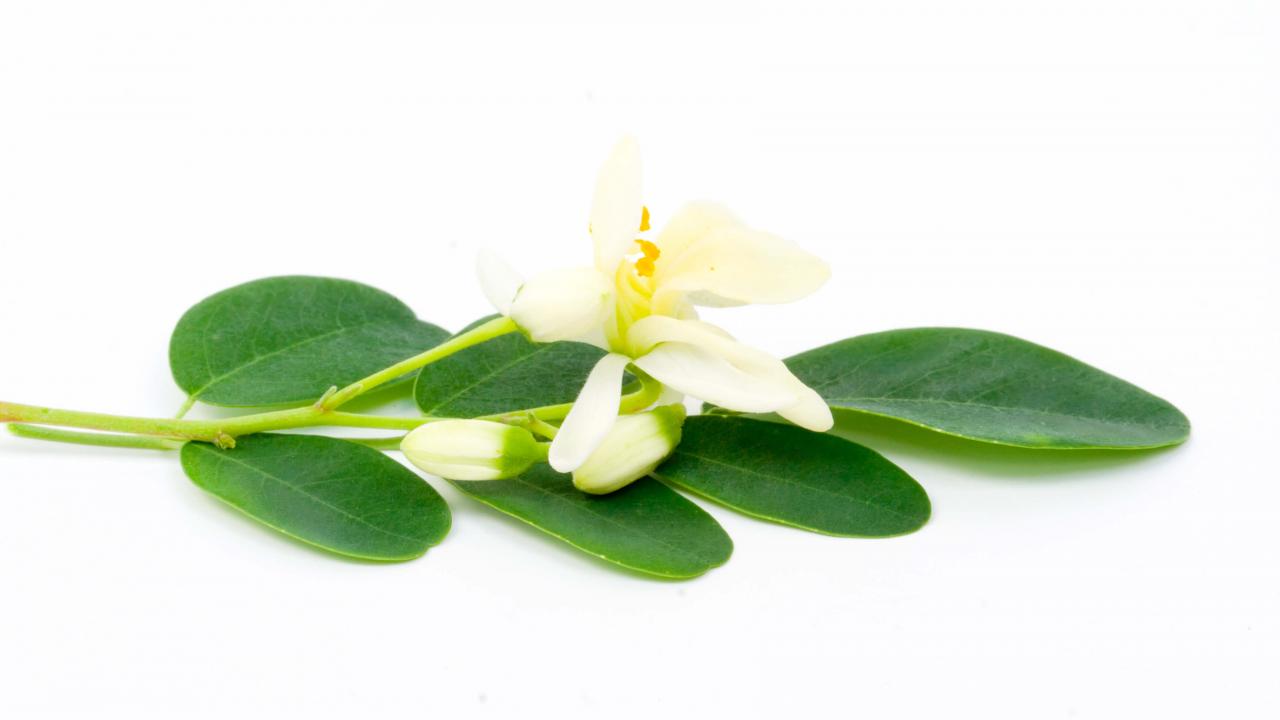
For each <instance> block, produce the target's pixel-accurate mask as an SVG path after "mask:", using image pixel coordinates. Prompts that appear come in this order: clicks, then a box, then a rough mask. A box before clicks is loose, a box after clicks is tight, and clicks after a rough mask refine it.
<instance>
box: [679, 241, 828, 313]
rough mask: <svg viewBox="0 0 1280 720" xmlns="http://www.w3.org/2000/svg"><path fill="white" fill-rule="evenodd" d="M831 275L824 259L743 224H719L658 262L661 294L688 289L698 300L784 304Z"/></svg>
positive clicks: (818, 285)
mask: <svg viewBox="0 0 1280 720" xmlns="http://www.w3.org/2000/svg"><path fill="white" fill-rule="evenodd" d="M830 276H831V270H830V269H829V268H828V267H827V264H826V263H825V262H823V261H822V260H821V259H819V258H818V257H817V256H815V255H812V254H810V253H808V252H805V251H804V250H801V249H800V248H799V247H797V246H795V245H793V244H792V243H790V242H787V241H786V240H783V239H782V238H779V237H777V236H775V235H770V234H768V233H763V232H758V231H755V230H749V229H746V228H743V227H720V228H718V229H715V230H712V231H711V232H710V233H708V234H707V235H706V236H705V237H703V238H702V239H700V240H698V241H696V242H694V243H693V244H691V245H690V246H689V247H687V248H685V249H684V251H683V252H681V253H680V254H679V255H677V256H676V257H673V258H671V260H670V262H663V261H662V260H660V261H659V263H658V268H657V274H656V275H655V282H656V284H657V285H658V287H659V288H660V292H661V293H664V294H672V293H687V294H688V295H689V299H690V300H692V301H693V302H695V303H700V304H714V305H723V304H726V303H727V304H735V303H786V302H793V301H795V300H799V299H800V298H802V297H804V296H806V295H809V294H810V293H812V292H813V291H815V290H817V289H818V288H819V287H821V286H822V284H823V283H825V282H826V281H827V279H828V278H829V277H830Z"/></svg>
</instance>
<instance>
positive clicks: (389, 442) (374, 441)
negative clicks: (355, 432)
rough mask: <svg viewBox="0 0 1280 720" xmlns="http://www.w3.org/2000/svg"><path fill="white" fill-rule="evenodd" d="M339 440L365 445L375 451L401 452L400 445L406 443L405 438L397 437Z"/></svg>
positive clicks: (345, 438)
mask: <svg viewBox="0 0 1280 720" xmlns="http://www.w3.org/2000/svg"><path fill="white" fill-rule="evenodd" d="M338 439H339V440H346V441H347V442H353V443H356V444H357V445H365V446H367V447H371V448H373V449H374V450H399V449H400V443H401V442H403V441H404V436H403V435H396V436H395V437H378V438H352V437H344V438H338Z"/></svg>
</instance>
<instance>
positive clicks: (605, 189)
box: [590, 137, 644, 275]
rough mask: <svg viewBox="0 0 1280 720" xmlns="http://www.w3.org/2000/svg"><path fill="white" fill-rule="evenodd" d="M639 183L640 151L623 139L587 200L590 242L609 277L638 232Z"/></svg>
mask: <svg viewBox="0 0 1280 720" xmlns="http://www.w3.org/2000/svg"><path fill="white" fill-rule="evenodd" d="M640 181H641V172H640V149H639V147H638V145H637V144H636V141H635V139H633V138H630V137H626V138H623V139H622V140H621V141H619V142H618V144H617V145H616V146H615V147H614V149H613V153H612V154H611V155H610V156H609V159H608V160H606V161H605V163H604V165H603V166H602V167H601V168H600V174H599V175H598V176H597V179H596V189H595V196H594V197H593V198H592V201H591V224H590V228H591V239H592V240H593V241H594V242H595V253H596V268H597V269H599V270H600V272H602V273H607V274H609V275H612V274H613V272H614V270H615V269H616V268H617V267H618V263H619V262H621V261H622V256H623V255H626V254H627V253H628V252H629V251H630V248H631V245H632V243H634V242H635V239H636V235H637V234H638V233H639V231H640V220H641V218H642V216H643V214H644V206H643V200H642V199H641V196H640Z"/></svg>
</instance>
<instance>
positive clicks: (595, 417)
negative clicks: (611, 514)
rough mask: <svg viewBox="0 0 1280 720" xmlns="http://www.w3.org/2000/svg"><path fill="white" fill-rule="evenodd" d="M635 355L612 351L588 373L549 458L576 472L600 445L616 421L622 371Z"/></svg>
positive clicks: (555, 465)
mask: <svg viewBox="0 0 1280 720" xmlns="http://www.w3.org/2000/svg"><path fill="white" fill-rule="evenodd" d="M629 362H631V358H628V357H627V356H626V355H618V354H616V353H611V354H609V355H605V356H604V357H602V358H600V361H599V362H597V363H596V366H595V367H594V368H592V369H591V374H589V375H588V376H587V381H586V383H585V384H584V385H583V386H582V391H581V392H580V393H578V399H577V400H575V401H574V402H573V409H572V410H570V411H569V414H568V415H567V416H565V419H564V423H562V424H561V425H560V432H558V433H556V437H555V440H553V441H552V442H551V451H550V454H549V455H548V457H547V460H548V461H549V462H550V463H551V467H553V468H555V469H556V470H558V471H560V472H572V471H574V470H576V469H577V468H578V466H579V465H582V463H583V462H585V461H586V459H587V458H588V457H590V456H591V453H592V452H594V451H595V449H596V448H597V447H599V445H600V443H601V442H602V441H603V440H604V438H605V436H606V435H608V434H609V430H610V429H611V428H612V427H613V423H614V421H616V420H617V419H618V404H619V403H620V402H621V400H622V375H623V372H624V371H625V370H626V368H627V363H629Z"/></svg>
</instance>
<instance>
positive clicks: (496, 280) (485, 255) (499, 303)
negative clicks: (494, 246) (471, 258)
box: [476, 250, 524, 315]
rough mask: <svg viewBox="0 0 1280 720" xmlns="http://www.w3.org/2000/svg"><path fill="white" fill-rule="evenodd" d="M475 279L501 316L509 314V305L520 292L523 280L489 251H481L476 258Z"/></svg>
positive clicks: (504, 261) (505, 262) (509, 266)
mask: <svg viewBox="0 0 1280 720" xmlns="http://www.w3.org/2000/svg"><path fill="white" fill-rule="evenodd" d="M476 277H478V278H479V279H480V290H481V291H483V292H484V296H485V298H487V299H488V300H489V303H490V304H492V305H493V307H494V308H496V309H497V310H498V312H500V313H502V314H503V315H510V314H511V303H512V301H514V300H515V299H516V293H518V292H520V286H521V285H523V284H524V278H523V277H522V276H521V275H520V273H518V272H516V271H515V269H514V268H512V267H511V265H509V264H507V261H506V260H503V259H502V258H501V257H499V256H498V255H497V254H496V253H494V252H493V251H491V250H481V251H480V254H479V255H477V256H476Z"/></svg>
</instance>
